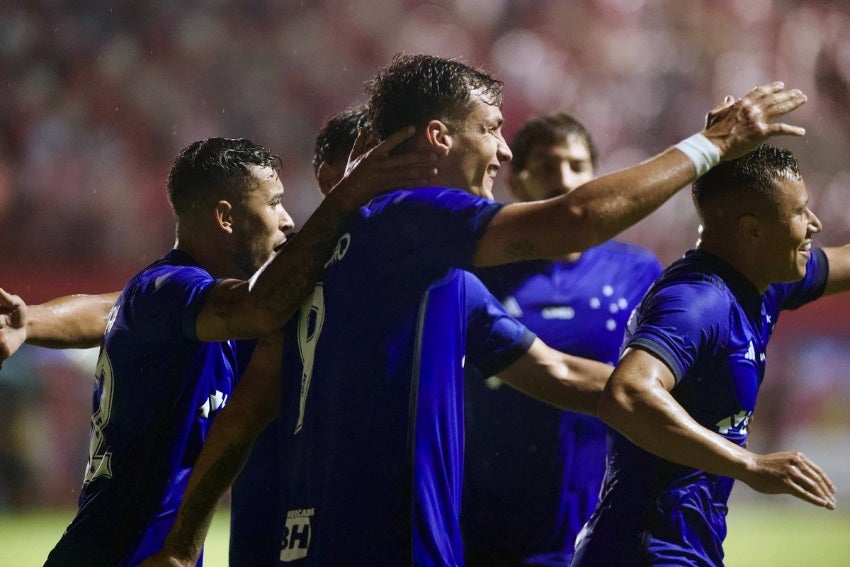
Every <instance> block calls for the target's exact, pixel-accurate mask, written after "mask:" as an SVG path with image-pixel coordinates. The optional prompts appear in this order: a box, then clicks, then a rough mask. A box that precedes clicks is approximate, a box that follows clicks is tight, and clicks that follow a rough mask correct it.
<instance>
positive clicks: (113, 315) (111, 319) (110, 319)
mask: <svg viewBox="0 0 850 567" xmlns="http://www.w3.org/2000/svg"><path fill="white" fill-rule="evenodd" d="M120 310H121V308H120V307H119V306H118V304H115V305H113V306H112V309H110V310H109V315H108V316H107V317H106V330H104V331H103V334H104V335H106V334H107V333H109V331H111V330H112V325H113V324H114V323H115V319H117V318H118V311H120Z"/></svg>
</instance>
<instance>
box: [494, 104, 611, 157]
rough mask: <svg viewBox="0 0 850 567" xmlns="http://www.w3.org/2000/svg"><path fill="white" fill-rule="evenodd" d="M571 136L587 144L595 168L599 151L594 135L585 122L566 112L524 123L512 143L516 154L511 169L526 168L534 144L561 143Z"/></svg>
mask: <svg viewBox="0 0 850 567" xmlns="http://www.w3.org/2000/svg"><path fill="white" fill-rule="evenodd" d="M570 136H578V137H579V138H581V139H582V140H584V143H585V144H587V150H588V151H589V152H590V163H591V164H592V165H593V169H594V170H595V169H596V166H597V164H598V159H599V152H598V150H597V149H596V143H595V142H594V141H593V136H591V135H590V132H588V130H587V128H585V127H584V124H582V123H581V122H579V121H578V120H576V119H575V118H573V117H572V116H570V115H569V114H567V113H565V112H558V113H556V114H549V115H546V116H541V117H540V118H534V119H532V120H529V121H528V122H526V123H525V124H523V126H522V128H520V129H519V130H518V131H517V133H516V135H515V136H514V139H513V142H512V143H511V152H512V153H513V155H514V157H513V159H511V169H513V170H514V171H522V170H523V169H525V164H526V163H527V162H528V156H529V155H530V154H531V150H532V149H533V148H534V146H537V145H541V144H543V145H547V146H551V145H554V144H560V143H563V141H564V140H565V139H566V138H568V137H570Z"/></svg>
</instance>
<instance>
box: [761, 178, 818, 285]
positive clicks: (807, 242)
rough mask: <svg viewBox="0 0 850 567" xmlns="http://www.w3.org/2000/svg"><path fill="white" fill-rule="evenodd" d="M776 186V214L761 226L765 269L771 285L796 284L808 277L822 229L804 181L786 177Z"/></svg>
mask: <svg viewBox="0 0 850 567" xmlns="http://www.w3.org/2000/svg"><path fill="white" fill-rule="evenodd" d="M775 187H776V202H775V214H773V215H771V217H770V218H769V219H767V220H766V221H765V222H763V223H761V224H762V228H763V230H764V235H763V237H762V238H761V241H762V243H763V244H762V249H763V252H764V254H763V267H764V269H765V271H768V272H769V274H770V281H771V282H779V281H795V280H799V279H800V278H802V277H803V276H805V275H806V263H807V262H808V260H809V257H810V256H811V244H812V237H813V236H814V235H815V234H816V233H818V232H820V231H821V228H822V226H821V222H820V219H818V217H817V216H815V214H814V213H813V212H812V211H811V209H809V195H808V192H807V191H806V185H805V183H803V180H802V179H800V178H797V179H793V178H783V179H782V180H780V181H778V182H776V185H775ZM765 275H768V274H765Z"/></svg>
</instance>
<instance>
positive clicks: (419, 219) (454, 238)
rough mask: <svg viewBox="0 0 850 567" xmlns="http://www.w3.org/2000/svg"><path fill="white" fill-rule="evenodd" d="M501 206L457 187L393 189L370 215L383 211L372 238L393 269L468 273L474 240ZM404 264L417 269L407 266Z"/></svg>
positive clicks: (383, 260)
mask: <svg viewBox="0 0 850 567" xmlns="http://www.w3.org/2000/svg"><path fill="white" fill-rule="evenodd" d="M373 203H374V201H373ZM502 206H503V205H502V204H501V203H498V202H496V201H491V200H489V199H484V198H482V197H477V196H475V195H471V194H469V193H466V192H464V191H460V190H458V189H446V188H442V187H424V188H419V189H413V190H404V191H395V192H393V193H389V194H387V195H386V196H383V200H382V201H378V203H377V204H376V205H373V207H372V209H371V210H370V211H369V214H375V213H378V212H380V213H381V214H380V215H379V217H378V218H380V223H378V224H377V226H376V227H375V230H378V231H380V233H379V234H374V235H372V236H373V237H374V238H378V239H380V240H377V241H379V242H381V243H382V250H381V258H382V262H383V263H384V264H385V265H387V266H393V269H394V270H397V269H412V268H415V269H416V271H427V270H428V268H429V267H437V268H443V267H445V266H451V267H455V268H461V269H467V268H470V267H471V264H472V258H473V255H474V253H475V247H476V245H477V243H478V239H479V238H480V237H481V235H482V234H484V232H485V231H486V229H487V226H488V225H489V224H490V221H492V220H493V217H494V216H495V215H496V213H497V212H498V211H499V210H500V209H501V208H502ZM408 262H415V266H409V267H406V263H408Z"/></svg>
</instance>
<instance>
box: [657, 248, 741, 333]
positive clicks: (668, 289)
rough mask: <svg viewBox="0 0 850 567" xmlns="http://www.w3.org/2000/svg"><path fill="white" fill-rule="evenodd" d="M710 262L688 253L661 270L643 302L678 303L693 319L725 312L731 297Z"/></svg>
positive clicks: (723, 281)
mask: <svg viewBox="0 0 850 567" xmlns="http://www.w3.org/2000/svg"><path fill="white" fill-rule="evenodd" d="M706 260H707V261H706ZM714 264H715V263H714V262H712V261H711V259H710V258H709V259H706V258H705V257H703V256H702V255H701V254H699V253H692V252H688V253H687V254H685V256H683V257H682V258H680V259H679V260H676V261H675V262H673V263H672V264H670V266H668V267H667V268H666V269H665V270H664V271H663V272H662V273H661V275H660V276H659V277H658V279H657V280H656V281H655V283H654V284H653V286H652V287H651V288H650V290H649V292H648V293H647V301H649V302H653V303H667V304H669V303H675V304H678V305H681V306H682V307H683V308H685V309H686V310H687V312H688V313H690V314H691V315H692V316H694V317H697V318H699V317H705V316H707V315H708V314H709V313H715V314H719V313H723V312H727V313H728V310H729V308H730V307H732V306H733V305H734V304H735V302H736V300H735V296H734V293H733V292H732V290H731V289H730V288H729V286H728V284H727V282H726V280H725V279H724V277H723V276H722V274H721V273H718V271H717V268H716V266H715V265H714Z"/></svg>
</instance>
